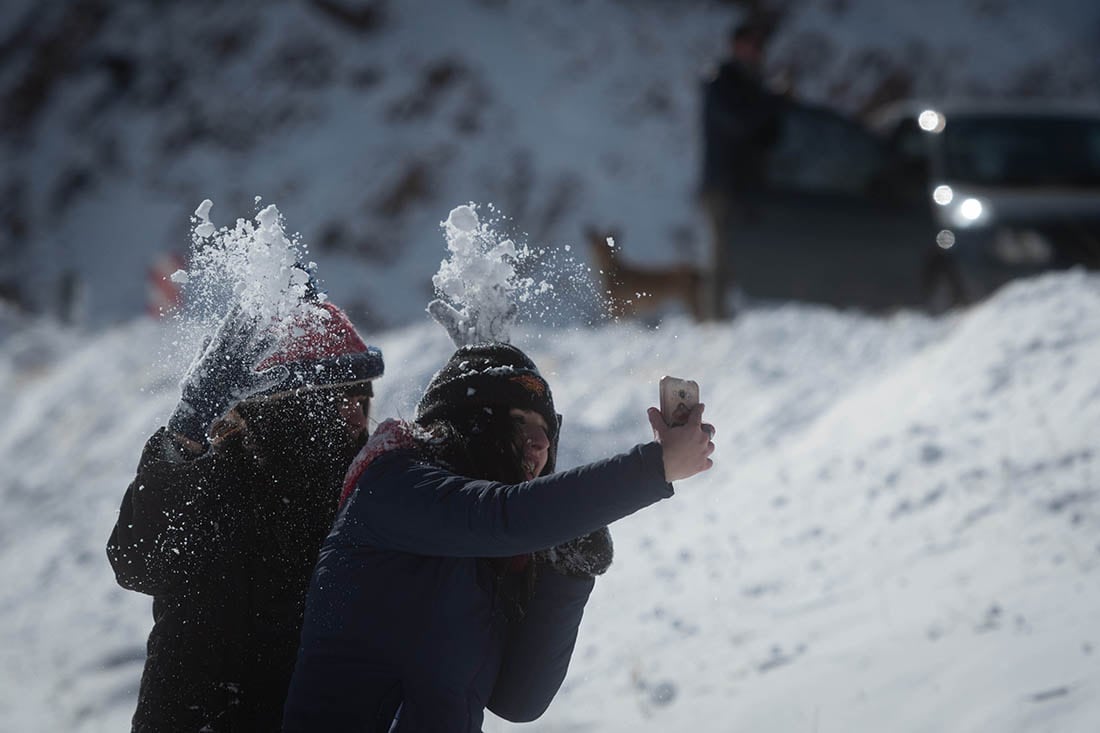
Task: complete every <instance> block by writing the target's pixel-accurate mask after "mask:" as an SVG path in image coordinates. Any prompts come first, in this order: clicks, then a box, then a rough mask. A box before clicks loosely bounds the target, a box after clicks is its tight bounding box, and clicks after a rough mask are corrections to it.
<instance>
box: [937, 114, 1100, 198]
mask: <svg viewBox="0 0 1100 733" xmlns="http://www.w3.org/2000/svg"><path fill="white" fill-rule="evenodd" d="M942 135H943V140H942V143H943V148H942V149H943V154H944V161H943V162H944V171H945V173H946V174H947V177H948V179H949V180H952V181H957V182H959V183H972V184H976V185H998V186H1098V185H1100V119H1093V118H1088V117H1072V116H1066V117H1026V116H1020V117H1005V116H1000V115H998V116H993V115H990V116H973V117H958V116H954V117H952V116H949V117H948V118H947V125H946V127H945V128H944V131H943V133H942Z"/></svg>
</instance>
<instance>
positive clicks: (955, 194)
mask: <svg viewBox="0 0 1100 733" xmlns="http://www.w3.org/2000/svg"><path fill="white" fill-rule="evenodd" d="M932 200H933V201H934V202H935V203H936V204H937V205H938V206H939V207H940V208H941V212H940V216H939V218H940V220H941V222H942V223H943V224H946V225H947V226H952V227H957V228H959V229H966V228H967V227H973V226H979V225H981V224H985V223H987V222H989V220H990V219H992V212H991V211H990V206H989V202H988V201H985V200H983V199H980V198H977V197H976V196H967V195H966V194H965V193H962V192H960V191H956V190H954V189H952V188H951V186H948V185H947V184H942V185H939V186H936V188H935V189H933V190H932Z"/></svg>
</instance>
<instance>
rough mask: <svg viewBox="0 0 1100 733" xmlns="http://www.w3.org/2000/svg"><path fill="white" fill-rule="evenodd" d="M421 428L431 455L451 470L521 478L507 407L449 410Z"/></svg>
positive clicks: (510, 480)
mask: <svg viewBox="0 0 1100 733" xmlns="http://www.w3.org/2000/svg"><path fill="white" fill-rule="evenodd" d="M421 427H423V428H425V429H426V430H427V432H428V433H429V434H431V436H432V441H431V443H430V444H429V446H428V451H429V453H430V454H431V457H432V458H435V459H436V460H439V461H440V462H442V463H444V464H445V465H446V466H447V468H449V469H451V470H452V471H454V472H455V473H459V474H462V475H463V476H469V477H470V478H479V479H487V480H489V481H501V482H503V483H507V484H516V483H520V482H521V481H523V480H524V478H525V476H524V473H523V451H522V450H520V447H519V445H518V442H517V440H516V438H517V436H518V428H517V426H516V423H515V420H514V419H513V418H512V416H511V415H509V411H508V407H507V406H504V405H497V406H488V407H483V406H476V407H471V408H468V409H465V410H449V411H447V412H446V413H444V414H443V415H441V416H439V417H438V418H435V419H433V420H430V421H427V423H426V424H423V425H421Z"/></svg>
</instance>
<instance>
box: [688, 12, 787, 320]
mask: <svg viewBox="0 0 1100 733" xmlns="http://www.w3.org/2000/svg"><path fill="white" fill-rule="evenodd" d="M766 35H767V34H766V32H765V29H764V28H763V27H762V26H760V25H758V24H755V23H744V24H741V25H738V26H735V27H734V28H733V29H732V30H731V31H730V36H729V43H730V56H729V58H728V59H727V60H726V61H724V62H723V63H722V64H721V65H720V66H719V67H718V69H717V72H716V73H715V74H713V76H711V78H709V79H708V80H707V81H706V83H705V84H704V85H703V95H702V97H703V105H702V112H703V171H702V172H703V175H702V185H701V197H702V204H703V208H704V210H705V211H706V214H707V217H708V219H709V222H710V236H711V242H710V246H711V270H710V275H711V282H710V283H709V284H708V285H709V287H708V291H709V292H708V294H707V300H708V310H709V314H710V316H711V317H712V318H725V317H726V315H727V314H726V302H725V293H726V287H727V285H728V284H729V280H730V279H731V277H732V276H733V274H734V273H732V272H731V268H730V265H729V253H728V250H729V247H730V246H731V241H730V238H731V236H733V235H734V231H733V228H734V226H735V225H737V226H738V227H739V231H741V232H742V233H746V232H747V231H748V230H749V229H750V227H751V225H752V224H753V223H754V222H755V219H756V218H758V217H759V211H758V210H757V201H758V199H759V197H760V193H761V191H762V189H764V188H765V186H766V184H767V172H768V171H767V166H768V159H769V156H770V154H771V151H772V149H773V148H774V147H775V145H776V143H777V142H778V140H779V137H780V132H781V129H782V127H781V124H782V120H781V111H782V102H783V100H782V97H781V96H780V95H777V94H775V93H774V92H772V91H770V90H769V89H768V88H767V86H766V85H765V84H764V81H763V79H762V77H761V71H760V69H761V65H762V61H763V57H764V42H765V39H766Z"/></svg>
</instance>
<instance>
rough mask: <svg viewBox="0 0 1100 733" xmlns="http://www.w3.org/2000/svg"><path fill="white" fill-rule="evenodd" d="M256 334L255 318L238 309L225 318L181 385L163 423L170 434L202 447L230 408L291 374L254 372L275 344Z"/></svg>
mask: <svg viewBox="0 0 1100 733" xmlns="http://www.w3.org/2000/svg"><path fill="white" fill-rule="evenodd" d="M258 331H259V319H258V318H256V317H254V316H249V315H245V314H244V313H242V312H241V309H240V308H234V309H233V310H232V311H230V312H229V314H228V315H226V317H225V319H224V320H222V322H221V324H220V325H219V326H218V330H217V331H216V332H215V333H214V335H213V337H211V339H210V341H209V342H208V343H207V344H206V345H205V346H204V348H203V351H202V353H201V354H200V355H199V357H198V359H196V360H195V362H194V363H193V364H192V365H191V368H190V369H188V371H187V374H186V375H185V376H184V378H183V381H182V382H180V401H179V404H178V405H176V409H175V411H174V412H173V413H172V417H171V418H169V419H168V429H169V430H171V431H172V432H174V433H178V434H179V435H182V436H184V437H186V438H188V439H190V440H193V441H195V442H196V443H199V444H201V445H206V444H207V437H206V433H207V430H208V429H209V428H210V425H211V424H212V423H213V422H214V421H215V420H217V419H218V418H219V417H221V416H222V415H224V414H225V412H226V411H227V410H228V409H229V408H230V407H232V406H233V405H235V404H237V403H238V402H240V401H241V400H244V399H247V398H248V397H250V396H252V395H256V394H260V393H262V392H266V391H268V390H270V389H273V388H275V387H277V386H278V385H279V384H280V383H282V382H283V381H284V380H285V379H286V378H287V377H288V376H290V371H289V370H288V369H287V368H286V367H285V366H282V365H277V366H273V367H271V368H269V369H265V370H263V371H262V372H257V371H255V367H256V364H257V363H258V362H259V361H261V360H262V359H263V358H264V357H265V356H267V355H268V354H269V353H270V349H271V347H272V346H273V345H274V343H275V340H276V339H275V337H274V336H273V335H272V334H270V333H266V332H265V333H257V332H258Z"/></svg>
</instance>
